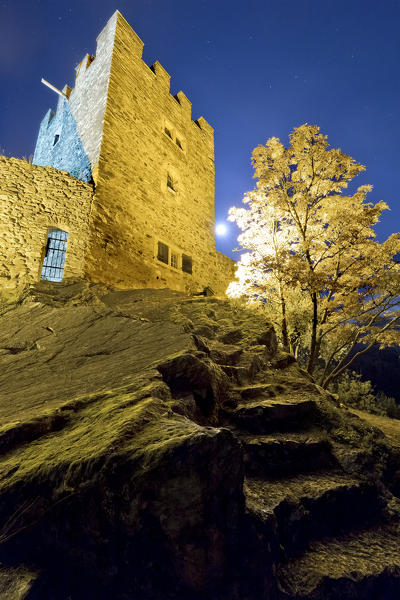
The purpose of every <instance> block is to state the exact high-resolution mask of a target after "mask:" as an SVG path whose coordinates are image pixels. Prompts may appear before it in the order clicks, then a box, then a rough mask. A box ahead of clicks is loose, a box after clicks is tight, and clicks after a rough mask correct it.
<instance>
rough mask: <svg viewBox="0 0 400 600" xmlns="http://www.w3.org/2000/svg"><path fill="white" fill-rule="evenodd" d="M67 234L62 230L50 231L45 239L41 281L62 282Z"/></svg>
mask: <svg viewBox="0 0 400 600" xmlns="http://www.w3.org/2000/svg"><path fill="white" fill-rule="evenodd" d="M67 241H68V233H67V232H66V231H62V229H54V228H52V229H50V230H49V233H48V237H47V244H46V252H45V256H44V261H43V266H42V274H41V279H45V280H47V281H62V278H63V273H64V265H65V253H66V251H67Z"/></svg>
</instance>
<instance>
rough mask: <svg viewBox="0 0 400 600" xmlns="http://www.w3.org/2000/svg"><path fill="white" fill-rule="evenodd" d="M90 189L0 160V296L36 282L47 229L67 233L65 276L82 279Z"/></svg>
mask: <svg viewBox="0 0 400 600" xmlns="http://www.w3.org/2000/svg"><path fill="white" fill-rule="evenodd" d="M92 195H93V187H92V185H90V184H87V183H83V182H82V181H79V180H78V179H75V178H73V177H70V176H69V175H68V174H67V173H65V172H62V171H58V170H56V169H54V168H51V167H39V166H35V165H31V164H29V163H27V162H26V161H23V160H19V159H16V158H6V157H4V156H0V291H2V290H5V289H14V288H19V287H22V286H23V285H24V284H25V283H32V282H35V281H38V280H39V279H40V275H41V268H42V263H43V258H44V253H45V248H46V243H47V234H48V230H49V228H50V227H55V228H58V229H62V230H63V231H67V232H68V233H69V239H68V245H67V253H66V263H65V269H64V276H77V277H79V276H83V274H84V260H85V252H86V244H87V239H88V225H89V213H90V207H91V203H92Z"/></svg>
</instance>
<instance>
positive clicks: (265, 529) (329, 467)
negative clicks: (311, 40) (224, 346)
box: [224, 360, 400, 600]
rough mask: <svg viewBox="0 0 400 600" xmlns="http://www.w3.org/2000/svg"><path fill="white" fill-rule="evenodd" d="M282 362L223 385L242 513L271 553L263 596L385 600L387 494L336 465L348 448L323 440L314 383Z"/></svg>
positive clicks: (390, 562) (390, 546) (392, 536)
mask: <svg viewBox="0 0 400 600" xmlns="http://www.w3.org/2000/svg"><path fill="white" fill-rule="evenodd" d="M238 364H240V360H239V361H238ZM283 366H284V368H283V369H280V370H279V373H276V377H273V376H272V377H271V372H270V373H269V374H268V375H267V377H266V373H265V371H264V370H262V371H260V372H259V373H258V374H256V376H255V377H254V378H252V377H251V376H250V377H249V379H248V380H249V383H248V384H247V385H243V382H242V385H240V386H236V387H233V390H232V392H233V394H232V395H233V397H234V398H235V403H234V406H231V407H229V408H228V409H227V410H225V411H224V424H225V426H227V427H229V428H230V429H231V430H232V431H233V432H234V434H235V435H236V436H237V438H238V439H239V440H240V441H241V444H242V447H243V454H244V464H245V474H246V477H245V485H244V490H245V496H246V507H247V511H248V514H249V515H250V516H251V518H252V521H253V524H255V529H256V533H257V535H258V537H259V538H261V540H262V539H263V538H264V544H265V546H268V548H269V549H270V554H271V555H273V558H271V562H272V563H273V564H272V568H271V569H270V570H271V572H276V574H277V589H276V590H269V592H268V594H269V595H267V596H266V597H268V598H279V600H328V599H332V600H337V599H339V598H340V599H349V600H350V599H351V600H356V599H359V600H365V599H367V598H368V599H369V598H370V599H374V600H378V599H379V600H395V599H396V598H399V597H400V527H399V520H398V515H399V513H398V509H397V502H396V500H395V499H393V496H391V494H390V493H387V491H386V492H385V491H383V489H382V486H381V484H379V482H378V481H376V478H374V477H368V472H366V473H364V475H363V474H362V473H357V474H354V473H349V472H346V470H345V468H343V467H346V464H347V466H348V463H346V461H344V464H343V465H342V464H341V457H342V456H343V455H346V456H347V455H348V453H349V451H350V454H351V450H350V449H349V448H348V447H347V446H346V445H344V444H341V443H338V442H337V441H336V442H333V441H332V440H330V439H329V436H328V435H327V430H326V423H323V419H322V415H321V413H320V408H319V404H320V400H321V397H320V396H319V394H318V390H317V388H315V387H314V390H313V389H312V388H311V387H310V386H309V387H308V391H307V385H305V386H304V387H305V388H306V391H304V390H299V386H298V382H296V383H295V384H294V385H291V383H290V380H291V373H290V372H291V367H290V365H285V364H284V362H283ZM285 370H286V371H288V373H287V374H286V375H285ZM266 379H267V380H269V381H268V383H265V380H266ZM271 379H272V380H274V381H275V383H271ZM278 381H281V383H277V382H278ZM319 422H320V425H319ZM347 470H349V469H347ZM393 505H395V507H396V508H395V509H394V511H393V509H392V508H391V507H393ZM261 543H262V542H261ZM245 587H246V586H245Z"/></svg>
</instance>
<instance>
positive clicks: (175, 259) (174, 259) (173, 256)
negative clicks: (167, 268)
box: [171, 252, 179, 269]
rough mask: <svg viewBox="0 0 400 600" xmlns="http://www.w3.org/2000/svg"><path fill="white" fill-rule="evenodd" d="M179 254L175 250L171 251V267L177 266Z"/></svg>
mask: <svg viewBox="0 0 400 600" xmlns="http://www.w3.org/2000/svg"><path fill="white" fill-rule="evenodd" d="M178 261H179V256H178V254H177V253H176V252H171V267H175V269H177V268H178Z"/></svg>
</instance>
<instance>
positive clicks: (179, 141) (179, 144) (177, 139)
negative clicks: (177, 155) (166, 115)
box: [175, 138, 183, 150]
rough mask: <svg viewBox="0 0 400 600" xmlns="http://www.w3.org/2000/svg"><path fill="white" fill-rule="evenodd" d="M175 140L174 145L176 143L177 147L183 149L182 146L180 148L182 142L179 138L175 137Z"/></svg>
mask: <svg viewBox="0 0 400 600" xmlns="http://www.w3.org/2000/svg"><path fill="white" fill-rule="evenodd" d="M175 141H176V145H177V146H178V147H179V148H180V149H181V150H183V148H182V142H181V140H180V139H179V138H176V140H175Z"/></svg>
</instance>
